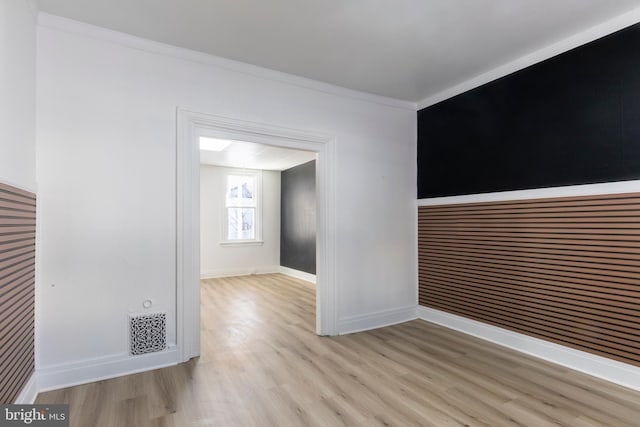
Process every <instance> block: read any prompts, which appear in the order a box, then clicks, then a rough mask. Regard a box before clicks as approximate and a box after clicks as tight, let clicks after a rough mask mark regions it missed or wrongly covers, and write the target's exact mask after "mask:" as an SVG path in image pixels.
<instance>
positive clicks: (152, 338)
mask: <svg viewBox="0 0 640 427" xmlns="http://www.w3.org/2000/svg"><path fill="white" fill-rule="evenodd" d="M129 333H130V341H129V350H130V353H131V355H136V354H146V353H152V352H155V351H162V350H164V349H165V347H166V346H167V314H166V313H154V314H144V315H135V316H134V315H129Z"/></svg>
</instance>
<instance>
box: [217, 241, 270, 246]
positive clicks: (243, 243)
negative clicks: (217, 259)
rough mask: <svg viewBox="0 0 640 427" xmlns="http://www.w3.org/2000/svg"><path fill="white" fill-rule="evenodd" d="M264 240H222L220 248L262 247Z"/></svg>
mask: <svg viewBox="0 0 640 427" xmlns="http://www.w3.org/2000/svg"><path fill="white" fill-rule="evenodd" d="M262 245H264V240H223V241H222V242H220V246H262Z"/></svg>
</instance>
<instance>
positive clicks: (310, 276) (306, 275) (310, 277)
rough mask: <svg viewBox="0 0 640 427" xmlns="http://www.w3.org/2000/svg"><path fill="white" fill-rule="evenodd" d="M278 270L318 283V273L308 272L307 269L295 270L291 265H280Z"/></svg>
mask: <svg viewBox="0 0 640 427" xmlns="http://www.w3.org/2000/svg"><path fill="white" fill-rule="evenodd" d="M278 271H279V272H280V273H282V274H286V275H287V276H291V277H295V278H296V279H300V280H305V281H307V282H311V283H313V284H315V283H316V275H315V274H311V273H307V272H305V271H300V270H295V269H293V268H289V267H283V266H280V267H278Z"/></svg>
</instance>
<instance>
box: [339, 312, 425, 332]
mask: <svg viewBox="0 0 640 427" xmlns="http://www.w3.org/2000/svg"><path fill="white" fill-rule="evenodd" d="M415 318H416V306H415V305H413V306H411V307H402V308H394V309H391V310H383V311H378V312H375V313H369V314H364V315H359V316H350V317H345V318H342V319H340V320H338V334H340V335H344V334H351V333H354V332H361V331H367V330H369V329H376V328H383V327H385V326H390V325H395V324H397V323H403V322H408V321H409V320H414V319H415Z"/></svg>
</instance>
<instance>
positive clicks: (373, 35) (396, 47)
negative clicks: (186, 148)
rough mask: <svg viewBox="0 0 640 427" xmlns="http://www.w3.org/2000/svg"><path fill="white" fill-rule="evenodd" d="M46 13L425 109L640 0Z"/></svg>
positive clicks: (452, 0)
mask: <svg viewBox="0 0 640 427" xmlns="http://www.w3.org/2000/svg"><path fill="white" fill-rule="evenodd" d="M36 1H37V3H38V4H39V7H40V10H42V11H44V12H47V13H51V14H54V15H60V16H64V17H67V18H71V19H75V20H78V21H83V22H86V23H90V24H94V25H98V26H102V27H106V28H109V29H113V30H117V31H121V32H125V33H129V34H132V35H136V36H140V37H144V38H147V39H151V40H155V41H160V42H164V43H168V44H172V45H175V46H180V47H185V48H188V49H193V50H197V51H201V52H206V53H210V54H213V55H217V56H221V57H225V58H229V59H234V60H238V61H242V62H246V63H250V64H254V65H259V66H262V67H266V68H270V69H274V70H278V71H283V72H287V73H291V74H295V75H299V76H303V77H307V78H311V79H315V80H319V81H322V82H327V83H332V84H335V85H339V86H343V87H347V88H350V89H356V90H360V91H365V92H369V93H373V94H378V95H384V96H388V97H392V98H398V99H403V100H408V101H414V102H418V101H420V100H423V99H425V98H428V97H430V96H432V95H434V94H436V93H439V92H441V91H443V90H446V89H448V88H450V87H452V86H455V85H457V84H459V83H461V82H463V81H466V80H468V79H470V78H473V77H475V76H477V75H479V74H482V73H484V72H486V71H489V70H491V69H493V68H495V67H497V66H499V65H502V64H505V63H507V62H509V61H512V60H514V59H516V58H518V57H520V56H523V55H525V54H528V53H531V52H533V51H536V50H538V49H541V48H543V47H545V46H548V45H550V44H553V43H554V42H557V41H559V40H562V39H564V38H566V37H569V36H571V35H572V34H575V33H578V32H580V31H582V30H585V29H587V28H589V27H592V26H594V25H596V24H598V23H601V22H603V21H605V20H608V19H610V18H613V17H615V16H617V15H620V14H622V13H624V12H627V11H629V10H631V9H634V8H637V7H640V0H609V1H603V0H561V1H559V0H268V1H265V0H36Z"/></svg>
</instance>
